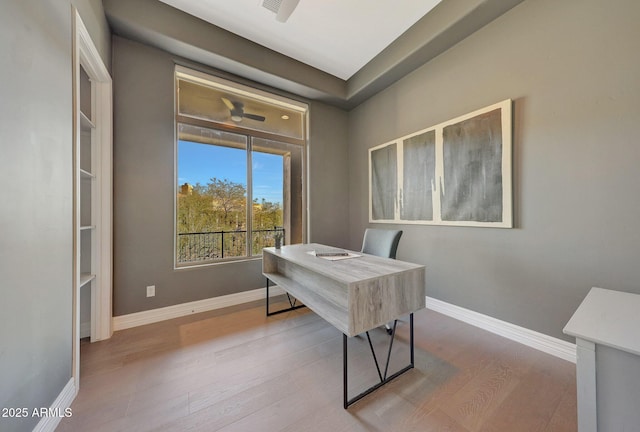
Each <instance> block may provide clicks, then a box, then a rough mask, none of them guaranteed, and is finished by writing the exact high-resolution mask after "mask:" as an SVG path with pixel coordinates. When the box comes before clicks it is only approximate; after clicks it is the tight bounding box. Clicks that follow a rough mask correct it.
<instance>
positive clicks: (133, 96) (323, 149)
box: [113, 37, 348, 316]
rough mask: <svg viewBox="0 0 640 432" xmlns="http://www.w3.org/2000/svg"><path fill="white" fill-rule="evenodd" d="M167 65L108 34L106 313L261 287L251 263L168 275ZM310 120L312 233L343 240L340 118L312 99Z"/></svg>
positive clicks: (170, 163) (170, 157) (170, 122)
mask: <svg viewBox="0 0 640 432" xmlns="http://www.w3.org/2000/svg"><path fill="white" fill-rule="evenodd" d="M181 61H182V60H181ZM174 64H175V56H173V55H171V54H168V53H166V52H164V51H161V50H159V49H156V48H151V47H149V46H146V45H143V44H140V43H137V42H132V41H130V40H128V39H124V38H121V37H114V38H113V79H114V129H115V130H114V315H115V316H118V315H125V314H129V313H133V312H139V311H143V310H149V309H155V308H159V307H165V306H169V305H174V304H179V303H185V302H189V301H195V300H201V299H206V298H211V297H217V296H222V295H226V294H232V293H238V292H242V291H247V290H252V289H257V288H261V287H264V286H265V282H264V278H263V277H262V275H261V266H262V264H261V261H260V260H253V261H245V262H237V263H225V264H218V265H212V266H206V267H199V268H192V269H181V270H174V269H173V235H174V199H175V197H174V186H173V184H174V181H175V180H174V146H175V138H174V108H173V107H174V82H173V79H174V78H173V74H174ZM310 118H311V121H310V136H311V138H310V140H311V144H310V146H311V153H312V154H313V157H312V161H311V166H310V179H311V183H310V186H309V188H310V195H311V197H312V198H311V200H310V203H309V204H310V207H311V212H310V215H309V217H310V220H311V224H312V226H313V228H312V230H311V236H312V238H314V239H316V240H317V241H324V242H328V243H336V244H338V243H339V242H344V241H345V239H347V236H348V223H346V220H347V212H348V207H347V206H348V188H347V187H346V184H347V176H346V163H347V162H346V160H347V147H346V136H347V114H346V113H345V112H344V111H341V110H339V109H337V108H332V107H329V106H327V105H324V104H322V103H316V102H314V103H311V106H310ZM327 204H330V205H331V208H327V207H325V205H327ZM334 220H339V221H340V224H338V225H332V222H333V221H334ZM147 285H155V286H156V296H155V297H150V298H147V297H146V289H145V287H146V286H147Z"/></svg>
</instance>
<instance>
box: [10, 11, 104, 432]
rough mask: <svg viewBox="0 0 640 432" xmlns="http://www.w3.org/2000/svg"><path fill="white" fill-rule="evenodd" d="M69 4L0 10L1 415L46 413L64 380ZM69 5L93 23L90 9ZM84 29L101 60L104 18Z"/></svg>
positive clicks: (68, 273) (15, 422) (68, 281)
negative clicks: (9, 410)
mask: <svg viewBox="0 0 640 432" xmlns="http://www.w3.org/2000/svg"><path fill="white" fill-rule="evenodd" d="M71 4H72V3H71V2H69V1H60V0H46V1H43V0H10V1H3V2H2V4H1V5H0V52H2V58H3V62H4V67H3V68H1V69H0V86H1V89H0V94H1V95H2V97H1V99H0V148H1V153H0V154H1V156H0V184H2V185H3V187H2V188H0V202H2V205H0V296H1V298H2V301H0V408H2V407H25V408H29V409H30V410H32V409H33V408H40V407H49V406H51V404H52V402H53V401H54V400H55V398H56V397H57V396H58V395H59V394H60V392H61V391H62V389H63V387H64V386H65V385H66V384H67V382H68V381H69V379H70V378H71V340H72V333H71V331H72V328H71V325H72V270H73V255H72V253H73V244H72V240H73V235H72V216H73V213H72V205H73V195H72V185H73V183H72V181H73V177H72V132H73V131H72V87H71V34H72V33H71ZM73 4H77V5H78V6H79V7H80V8H81V10H82V11H90V10H91V11H93V12H92V13H95V16H96V17H99V16H100V13H101V12H100V11H101V5H100V3H99V2H98V1H95V0H91V2H88V1H77V2H73ZM83 16H84V15H83ZM87 21H88V22H86V23H85V24H86V25H87V27H88V29H89V31H90V32H91V34H92V35H96V36H95V37H96V40H97V42H98V43H97V45H98V46H99V47H101V53H102V55H103V58H105V59H108V58H109V45H110V41H109V37H108V29H107V27H106V21H105V20H104V14H102V19H101V20H98V19H96V20H95V22H94V20H93V19H89V20H87ZM98 21H99V22H98ZM105 35H106V37H105ZM38 421H39V419H38V418H30V417H29V418H26V419H7V418H0V430H2V431H3V432H12V431H30V430H32V429H33V427H34V426H35V425H36V424H37V422H38Z"/></svg>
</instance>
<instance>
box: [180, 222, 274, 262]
mask: <svg viewBox="0 0 640 432" xmlns="http://www.w3.org/2000/svg"><path fill="white" fill-rule="evenodd" d="M277 233H280V234H281V235H282V237H283V238H284V228H283V227H275V228H273V229H260V230H252V231H251V255H252V256H255V255H259V254H260V253H261V252H262V248H264V247H270V246H274V245H275V244H276V241H275V236H276V234H277ZM283 243H284V241H283ZM246 256H247V231H246V230H238V231H207V232H194V233H180V234H178V244H177V257H178V263H179V264H181V263H194V262H199V261H212V260H218V259H224V258H233V257H246Z"/></svg>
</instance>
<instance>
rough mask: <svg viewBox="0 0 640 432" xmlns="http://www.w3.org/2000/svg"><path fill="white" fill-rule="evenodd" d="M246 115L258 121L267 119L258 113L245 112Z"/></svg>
mask: <svg viewBox="0 0 640 432" xmlns="http://www.w3.org/2000/svg"><path fill="white" fill-rule="evenodd" d="M244 117H245V118H248V119H251V120H257V121H265V120H266V117H263V116H261V115H257V114H247V113H244Z"/></svg>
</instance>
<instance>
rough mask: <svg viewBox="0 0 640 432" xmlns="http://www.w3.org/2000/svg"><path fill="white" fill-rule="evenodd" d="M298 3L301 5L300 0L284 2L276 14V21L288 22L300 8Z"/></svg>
mask: <svg viewBox="0 0 640 432" xmlns="http://www.w3.org/2000/svg"><path fill="white" fill-rule="evenodd" d="M298 3H300V0H282V3H280V9H278V13H277V14H276V21H279V22H286V21H287V20H288V19H289V17H290V16H291V14H292V13H293V11H294V10H295V8H296V6H298Z"/></svg>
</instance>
